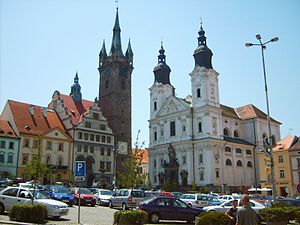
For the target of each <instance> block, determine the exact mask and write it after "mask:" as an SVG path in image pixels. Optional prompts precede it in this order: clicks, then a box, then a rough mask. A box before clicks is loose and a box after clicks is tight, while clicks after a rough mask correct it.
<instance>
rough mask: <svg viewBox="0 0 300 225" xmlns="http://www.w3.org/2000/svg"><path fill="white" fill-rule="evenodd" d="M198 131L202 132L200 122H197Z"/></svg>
mask: <svg viewBox="0 0 300 225" xmlns="http://www.w3.org/2000/svg"><path fill="white" fill-rule="evenodd" d="M198 132H199V133H201V132H202V123H201V122H199V123H198Z"/></svg>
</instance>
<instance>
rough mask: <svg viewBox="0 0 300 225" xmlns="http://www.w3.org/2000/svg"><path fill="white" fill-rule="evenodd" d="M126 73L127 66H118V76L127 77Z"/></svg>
mask: <svg viewBox="0 0 300 225" xmlns="http://www.w3.org/2000/svg"><path fill="white" fill-rule="evenodd" d="M127 75H128V67H127V66H121V67H120V76H122V77H127Z"/></svg>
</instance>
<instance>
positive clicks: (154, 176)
mask: <svg viewBox="0 0 300 225" xmlns="http://www.w3.org/2000/svg"><path fill="white" fill-rule="evenodd" d="M153 178H154V183H156V182H157V177H156V174H154V175H153Z"/></svg>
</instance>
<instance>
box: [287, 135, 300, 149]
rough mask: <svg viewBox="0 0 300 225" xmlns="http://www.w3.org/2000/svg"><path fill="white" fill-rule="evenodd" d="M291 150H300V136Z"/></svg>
mask: <svg viewBox="0 0 300 225" xmlns="http://www.w3.org/2000/svg"><path fill="white" fill-rule="evenodd" d="M289 151H300V137H297V140H295V142H294V143H293V145H292V147H290V149H289Z"/></svg>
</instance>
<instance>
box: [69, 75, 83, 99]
mask: <svg viewBox="0 0 300 225" xmlns="http://www.w3.org/2000/svg"><path fill="white" fill-rule="evenodd" d="M70 96H72V98H73V99H74V101H75V102H81V99H82V95H81V87H80V84H79V77H78V72H77V71H76V75H75V77H74V84H73V85H72V86H71V93H70Z"/></svg>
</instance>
